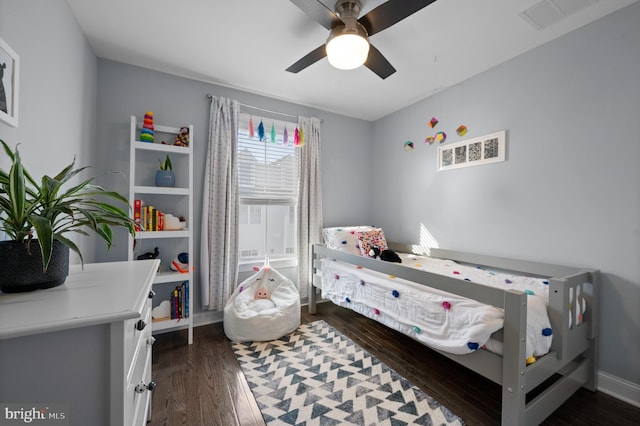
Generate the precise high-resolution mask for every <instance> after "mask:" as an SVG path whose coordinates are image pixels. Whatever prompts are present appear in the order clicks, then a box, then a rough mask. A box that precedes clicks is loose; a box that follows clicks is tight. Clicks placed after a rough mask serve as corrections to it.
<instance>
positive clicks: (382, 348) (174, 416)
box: [150, 303, 640, 426]
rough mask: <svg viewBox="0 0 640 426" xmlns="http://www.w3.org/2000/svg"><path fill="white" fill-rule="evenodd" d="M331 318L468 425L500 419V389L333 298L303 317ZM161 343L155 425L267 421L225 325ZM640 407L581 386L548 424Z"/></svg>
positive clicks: (611, 418)
mask: <svg viewBox="0 0 640 426" xmlns="http://www.w3.org/2000/svg"><path fill="white" fill-rule="evenodd" d="M319 319H323V320H325V321H326V322H327V323H329V324H331V325H332V326H333V327H334V328H335V329H337V330H339V331H340V332H342V333H343V334H345V335H346V336H348V337H350V338H351V339H352V340H353V341H354V342H356V343H357V344H359V345H360V346H361V347H362V348H364V349H366V350H367V351H369V352H370V353H371V354H373V355H375V356H376V357H377V358H378V359H380V360H381V361H382V362H384V363H386V364H387V365H388V366H389V367H391V368H393V369H394V370H396V371H397V372H398V373H400V374H401V375H403V376H404V377H406V378H407V379H408V380H409V381H411V382H412V383H413V384H414V385H416V386H418V387H419V388H421V389H422V390H424V391H425V392H426V393H428V394H429V395H431V396H432V397H434V398H435V399H436V400H437V401H439V402H440V403H442V404H443V405H444V406H446V407H447V408H449V409H450V410H451V411H453V412H454V413H455V414H457V415H459V416H460V417H462V418H463V419H464V421H465V422H466V424H468V425H497V424H500V387H499V386H498V385H496V384H494V383H493V382H491V381H489V380H487V379H485V378H483V377H482V376H480V375H478V374H476V373H474V372H472V371H470V370H467V369H466V368H464V367H462V366H460V365H458V364H456V363H454V362H453V361H450V360H449V359H448V358H446V357H444V356H442V355H440V354H438V353H436V352H434V351H432V350H430V349H428V348H426V347H424V346H422V345H420V344H418V343H416V342H415V341H413V340H412V339H410V338H408V337H406V336H404V335H402V334H400V333H397V332H395V331H393V330H390V329H388V328H386V327H384V326H382V325H380V324H378V323H376V322H375V321H372V320H369V319H367V318H365V317H362V316H360V315H358V314H356V313H354V312H352V311H350V310H347V309H343V308H340V307H337V306H335V305H333V304H331V303H322V304H320V305H318V313H317V314H316V315H309V314H308V313H307V308H306V307H303V308H302V322H303V323H306V322H311V321H315V320H319ZM156 338H157V341H156V343H155V345H154V347H153V378H154V380H155V381H156V383H157V385H158V386H157V387H156V389H155V390H154V392H153V416H152V419H151V423H150V424H151V425H170V426H175V425H190V426H198V425H221V426H233V425H263V424H264V422H263V420H262V417H261V415H260V411H259V410H258V407H257V405H256V403H255V401H254V399H253V396H252V394H251V391H250V390H249V388H248V386H247V384H246V382H245V380H244V376H243V374H242V371H241V370H240V366H239V365H238V362H237V361H236V358H235V356H234V355H233V351H232V350H231V345H230V343H229V341H228V340H227V338H226V337H225V335H224V331H223V328H222V324H213V325H207V326H202V327H197V328H196V329H195V330H194V341H193V345H188V344H187V335H186V332H184V331H179V332H174V333H167V334H160V335H158V336H156ZM638 424H640V408H636V407H633V406H632V405H629V404H626V403H624V402H621V401H619V400H617V399H615V398H612V397H610V396H608V395H606V394H603V393H601V392H589V391H587V390H585V389H580V390H579V391H578V392H577V393H576V394H575V395H573V396H572V397H571V398H570V399H569V400H568V401H567V402H566V403H565V404H564V405H563V406H562V407H560V408H559V409H558V410H556V412H555V413H553V414H552V415H551V417H549V418H548V419H547V420H546V421H545V422H544V425H607V426H609V425H638Z"/></svg>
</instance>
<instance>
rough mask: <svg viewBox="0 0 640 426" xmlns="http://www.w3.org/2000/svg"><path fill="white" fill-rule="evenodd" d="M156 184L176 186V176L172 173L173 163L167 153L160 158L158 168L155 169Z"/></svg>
mask: <svg viewBox="0 0 640 426" xmlns="http://www.w3.org/2000/svg"><path fill="white" fill-rule="evenodd" d="M156 186H168V187H174V186H176V176H175V175H174V174H173V165H172V164H171V158H169V155H167V156H166V157H165V159H164V160H160V170H158V171H156Z"/></svg>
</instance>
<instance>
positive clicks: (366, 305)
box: [320, 253, 553, 358]
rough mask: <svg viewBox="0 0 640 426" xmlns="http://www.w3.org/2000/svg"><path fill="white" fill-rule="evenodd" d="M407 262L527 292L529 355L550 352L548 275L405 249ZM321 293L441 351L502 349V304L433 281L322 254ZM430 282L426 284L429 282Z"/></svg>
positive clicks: (402, 254) (402, 255)
mask: <svg viewBox="0 0 640 426" xmlns="http://www.w3.org/2000/svg"><path fill="white" fill-rule="evenodd" d="M400 257H401V259H402V265H404V266H408V267H412V268H416V269H420V270H424V271H429V272H432V273H437V274H441V275H446V276H450V277H454V278H457V279H460V280H464V281H467V282H469V285H474V283H480V284H484V285H488V286H492V287H497V288H500V289H516V290H520V291H523V292H525V293H527V294H528V297H527V345H526V346H527V347H526V356H527V358H529V357H531V356H536V357H537V356H542V355H544V354H546V353H547V352H548V351H549V348H550V346H551V340H552V335H553V330H552V329H551V325H550V323H549V317H548V314H547V304H548V288H549V282H548V281H547V280H546V279H544V278H536V277H528V276H521V275H512V274H509V273H505V272H500V271H494V270H490V269H486V268H483V267H475V266H469V265H462V264H459V263H456V262H454V261H452V260H443V259H435V258H430V257H427V256H417V255H413V254H405V253H400ZM320 270H321V286H322V297H323V298H325V299H329V300H331V301H332V302H333V303H335V304H337V305H340V306H343V307H347V308H349V309H352V310H354V311H356V312H358V313H360V314H362V315H364V316H367V317H369V318H372V319H375V320H376V321H379V322H381V323H383V324H385V325H386V326H388V327H391V328H393V329H395V330H397V331H400V332H402V333H404V334H406V335H409V336H411V337H412V338H414V339H416V340H418V341H420V342H422V343H424V344H426V345H428V346H430V347H432V348H435V349H438V350H442V351H445V352H449V353H453V354H467V353H471V352H474V351H476V350H478V349H480V348H485V349H488V350H490V351H492V352H496V353H498V354H501V353H502V343H501V341H500V339H495V338H492V335H494V333H496V332H498V331H499V330H500V329H501V328H502V326H503V321H504V312H503V310H502V309H500V308H497V307H494V306H490V305H485V304H482V303H479V302H476V301H474V300H470V299H467V298H464V297H461V296H457V295H455V294H451V293H447V292H442V291H439V290H436V289H433V288H430V287H427V286H428V283H423V284H424V285H422V284H416V283H412V282H410V281H407V280H404V279H400V278H396V277H394V276H390V275H385V274H382V273H379V272H375V271H371V270H367V269H363V268H361V267H359V266H357V265H352V264H349V263H345V262H341V261H336V260H331V259H323V260H322V264H321V268H320ZM425 285H426V286H425Z"/></svg>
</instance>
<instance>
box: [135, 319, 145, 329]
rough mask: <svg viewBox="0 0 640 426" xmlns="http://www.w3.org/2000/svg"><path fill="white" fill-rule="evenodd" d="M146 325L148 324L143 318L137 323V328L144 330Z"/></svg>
mask: <svg viewBox="0 0 640 426" xmlns="http://www.w3.org/2000/svg"><path fill="white" fill-rule="evenodd" d="M146 326H147V323H146V322H144V321H143V320H139V321H138V322H137V323H136V330H138V331H142V330H144V328H145V327H146Z"/></svg>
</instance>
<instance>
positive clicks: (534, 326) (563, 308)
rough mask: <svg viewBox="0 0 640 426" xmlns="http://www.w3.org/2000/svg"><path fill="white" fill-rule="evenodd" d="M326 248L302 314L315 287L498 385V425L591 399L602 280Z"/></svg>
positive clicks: (446, 257)
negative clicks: (580, 393) (586, 392)
mask: <svg viewBox="0 0 640 426" xmlns="http://www.w3.org/2000/svg"><path fill="white" fill-rule="evenodd" d="M351 232H353V230H352V231H351ZM325 240H326V241H327V240H328V242H329V243H330V244H331V243H334V247H336V248H329V247H328V246H327V245H324V244H315V245H313V246H312V250H311V264H312V269H311V276H310V281H309V312H310V313H312V314H313V313H315V309H316V306H315V305H316V299H317V294H316V288H321V289H322V294H323V297H326V298H327V299H329V300H331V301H332V302H334V303H336V304H339V305H341V306H344V307H347V308H350V309H353V310H354V311H356V312H359V313H361V314H363V315H365V316H368V317H370V318H372V319H374V320H377V321H379V322H381V323H383V324H385V325H387V326H389V327H391V328H394V329H396V330H398V331H400V332H402V333H404V334H407V335H409V336H410V337H412V338H414V339H415V340H417V341H419V342H421V343H423V344H425V345H427V346H429V347H430V348H433V349H434V350H437V351H439V352H440V353H442V354H443V355H445V356H447V357H449V358H451V359H453V360H454V361H456V362H458V363H460V364H462V365H464V366H466V367H468V368H470V369H472V370H473V371H476V372H477V373H479V374H481V375H483V376H485V377H487V378H489V379H490V380H492V381H494V382H496V383H498V384H500V385H501V386H502V424H504V425H514V424H519V425H520V424H538V423H540V422H542V421H543V420H544V419H545V418H546V417H547V416H549V414H551V413H552V412H553V411H554V410H555V409H556V408H558V407H559V406H560V405H561V404H562V403H563V402H564V401H566V400H567V399H568V398H569V397H570V396H571V395H572V394H573V393H574V392H575V391H576V390H578V389H579V388H580V387H581V386H584V387H586V388H588V389H590V390H595V387H596V383H595V347H596V338H597V320H596V319H597V304H596V297H595V296H596V295H597V290H598V285H599V271H597V270H580V269H575V268H570V267H564V266H558V265H550V264H543V263H536V262H528V261H519V260H513V259H504V258H499V257H492V256H483V255H476V254H469V253H461V252H455V251H450V250H441V249H430V254H429V256H424V257H419V256H417V255H416V254H414V253H412V251H413V250H412V248H416V246H403V245H397V244H396V245H391V248H393V249H394V250H397V251H399V252H402V253H406V254H401V258H402V263H389V262H384V261H381V260H376V259H372V258H368V257H364V256H361V255H359V254H356V252H354V251H353V250H345V249H344V247H341V246H340V244H339V242H338V245H337V246H336V245H335V243H336V242H335V241H331V239H328V238H327V235H326V234H325ZM380 242H382V243H383V245H384V244H386V242H384V241H374V242H373V243H375V244H379V243H380ZM363 251H366V247H363ZM416 264H417V266H416ZM514 271H517V272H514ZM505 284H506V285H505ZM461 311H462V312H463V314H462V316H461V317H456V316H455V315H453V314H458V313H459V312H461ZM547 313H548V315H545V314H547ZM498 330H499V332H498V333H494V332H496V331H498ZM497 335H499V336H497ZM485 349H486V350H485ZM534 359H535V362H533V360H534ZM527 360H528V361H529V362H527ZM550 378H554V381H553V383H552V384H550V385H549V384H548V382H549V379H550ZM543 383H544V385H543ZM541 385H543V386H541ZM537 388H539V389H537ZM534 389H536V396H535V397H534V398H532V399H530V400H529V401H527V394H528V393H529V392H531V391H532V390H534Z"/></svg>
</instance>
